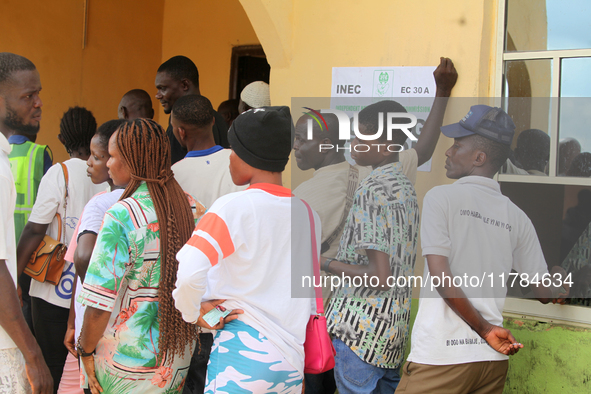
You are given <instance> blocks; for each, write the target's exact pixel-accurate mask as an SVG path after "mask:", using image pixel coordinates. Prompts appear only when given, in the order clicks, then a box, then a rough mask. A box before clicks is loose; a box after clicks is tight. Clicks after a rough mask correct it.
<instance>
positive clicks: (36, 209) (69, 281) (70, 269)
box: [29, 159, 107, 308]
mask: <svg viewBox="0 0 591 394" xmlns="http://www.w3.org/2000/svg"><path fill="white" fill-rule="evenodd" d="M64 164H65V165H66V167H67V168H68V179H69V180H68V201H67V206H66V209H65V227H66V234H65V236H64V234H62V239H61V241H62V242H64V243H65V244H66V245H68V244H69V242H70V239H71V238H72V234H73V233H74V230H75V229H76V226H77V225H78V219H79V218H80V215H81V214H82V210H83V209H84V206H85V205H86V203H87V202H88V201H89V200H90V199H91V198H92V196H94V195H95V194H97V193H98V192H100V191H102V190H105V189H106V188H107V184H106V183H101V184H100V185H95V184H94V183H92V181H91V180H90V178H89V177H88V175H87V173H86V170H87V168H88V167H87V166H86V162H85V161H84V160H80V159H70V160H67V161H65V162H64ZM64 196H65V179H64V173H63V170H62V166H61V165H60V164H55V165H53V166H52V167H51V168H50V169H49V170H48V171H47V173H46V174H45V175H44V176H43V178H42V179H41V183H40V185H39V192H38V193H37V200H36V201H35V205H34V206H33V211H32V212H31V216H29V221H30V222H33V223H38V224H49V223H51V224H50V225H49V228H48V229H47V234H48V235H49V236H50V237H53V238H54V239H57V237H58V234H59V229H58V221H57V218H56V216H55V215H56V213H59V214H60V215H61V217H62V220H63V219H64ZM62 232H63V231H62ZM74 271H75V270H74V264H73V263H71V262H66V264H64V271H63V273H62V277H61V279H60V282H59V283H58V285H57V286H54V285H52V284H49V283H40V282H37V281H36V280H33V281H31V289H30V291H29V294H30V295H31V297H37V298H41V299H43V300H45V301H47V302H49V303H50V304H53V305H57V306H60V307H62V308H70V298H71V297H72V287H73V284H74Z"/></svg>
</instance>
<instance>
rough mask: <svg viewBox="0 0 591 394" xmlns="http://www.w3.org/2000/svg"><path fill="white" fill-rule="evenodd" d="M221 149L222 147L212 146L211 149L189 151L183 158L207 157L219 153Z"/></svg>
mask: <svg viewBox="0 0 591 394" xmlns="http://www.w3.org/2000/svg"><path fill="white" fill-rule="evenodd" d="M223 149H224V147H223V146H220V145H215V146H212V147H211V148H208V149H203V150H192V151H189V152H187V155H186V156H185V157H203V156H209V155H211V154H212V153H215V152H219V151H221V150H223Z"/></svg>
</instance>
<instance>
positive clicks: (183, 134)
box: [178, 126, 187, 145]
mask: <svg viewBox="0 0 591 394" xmlns="http://www.w3.org/2000/svg"><path fill="white" fill-rule="evenodd" d="M178 130H179V138H180V139H181V143H182V144H183V145H187V131H186V130H185V129H184V127H183V126H179V128H178Z"/></svg>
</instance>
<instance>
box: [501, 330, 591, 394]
mask: <svg viewBox="0 0 591 394" xmlns="http://www.w3.org/2000/svg"><path fill="white" fill-rule="evenodd" d="M505 327H506V328H508V329H509V330H511V333H512V334H513V336H514V337H515V338H516V339H517V340H518V341H519V342H521V343H522V344H523V349H521V350H520V351H519V353H517V354H516V355H514V356H511V358H510V359H509V373H508V374H507V381H506V383H505V391H504V393H519V394H539V393H569V394H571V393H591V330H588V329H582V328H574V327H568V326H559V325H556V324H552V323H541V322H536V321H527V320H516V319H505Z"/></svg>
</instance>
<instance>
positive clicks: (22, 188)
mask: <svg viewBox="0 0 591 394" xmlns="http://www.w3.org/2000/svg"><path fill="white" fill-rule="evenodd" d="M11 146H12V152H10V154H9V155H8V158H9V160H10V168H11V170H12V176H13V177H14V185H15V187H16V206H15V209H14V227H15V230H16V231H15V232H16V234H15V235H16V242H17V243H18V240H19V239H20V237H21V233H22V232H23V228H24V227H25V224H27V221H28V220H29V215H31V211H32V210H33V205H34V204H35V200H36V199H37V190H38V189H39V183H40V182H41V178H42V177H43V167H44V162H45V149H46V148H47V146H46V145H37V144H34V143H33V142H31V141H26V142H24V143H22V144H11Z"/></svg>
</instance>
